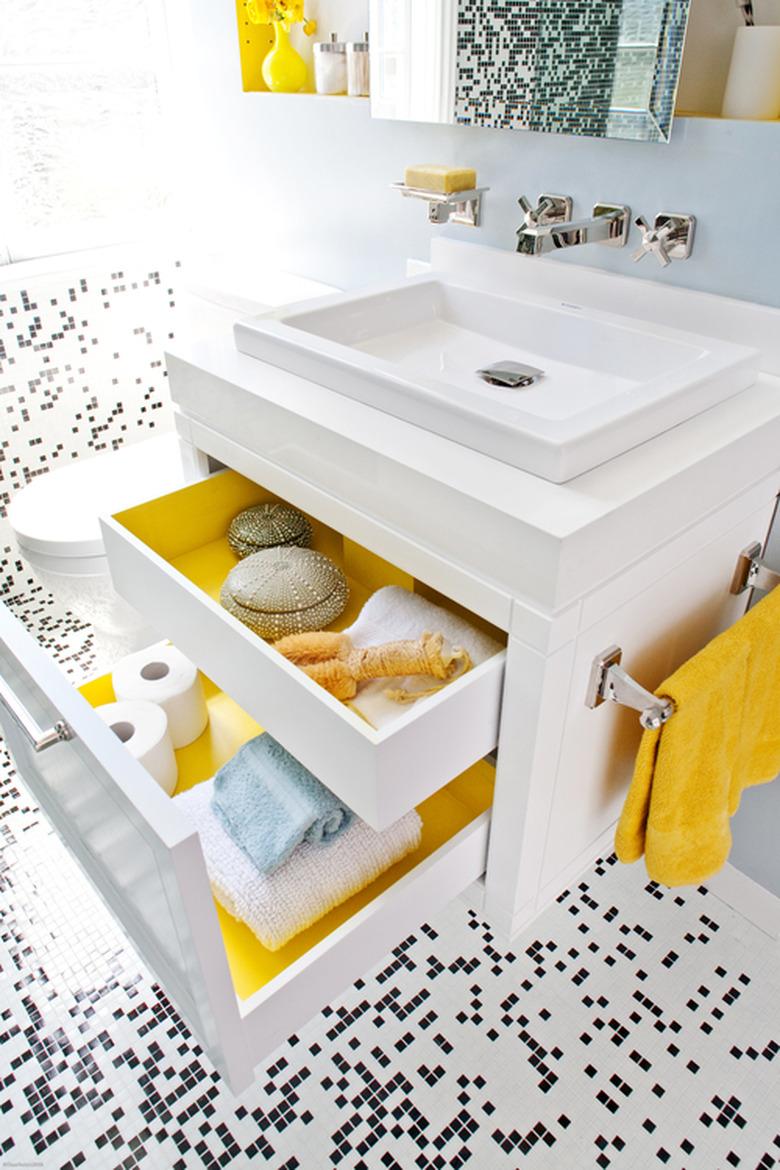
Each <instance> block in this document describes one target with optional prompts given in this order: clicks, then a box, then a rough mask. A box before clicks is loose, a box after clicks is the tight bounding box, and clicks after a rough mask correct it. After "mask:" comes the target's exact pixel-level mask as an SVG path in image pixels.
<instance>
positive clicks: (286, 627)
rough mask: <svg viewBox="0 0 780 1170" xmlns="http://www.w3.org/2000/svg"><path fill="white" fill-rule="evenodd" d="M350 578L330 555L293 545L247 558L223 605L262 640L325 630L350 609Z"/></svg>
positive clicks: (231, 576) (227, 586)
mask: <svg viewBox="0 0 780 1170" xmlns="http://www.w3.org/2000/svg"><path fill="white" fill-rule="evenodd" d="M348 597H349V588H348V586H347V579H346V577H345V576H344V574H343V573H342V571H341V569H340V568H339V567H338V565H337V564H335V563H334V562H333V561H332V560H331V559H330V557H326V556H324V555H323V554H322V553H318V552H314V551H313V550H312V549H308V548H298V547H297V546H294V545H291V546H289V547H282V548H269V549H264V550H263V551H262V552H257V553H252V554H251V556H248V557H245V558H244V560H242V561H240V562H239V564H237V565H236V566H235V568H234V569H231V571H230V572H229V573H228V575H227V577H226V579H225V583H224V584H223V586H222V590H221V593H220V597H219V599H220V602H221V604H222V605H223V607H224V608H225V609H226V610H227V611H228V613H231V614H232V615H233V616H234V617H236V618H238V619H239V621H241V622H243V623H244V625H246V626H249V628H250V629H251V630H254V632H255V633H256V634H259V635H260V637H261V638H267V639H268V640H269V641H272V642H275V641H276V640H277V639H279V638H283V637H285V636H286V635H287V634H303V633H306V632H308V631H310V630H322V629H324V628H325V627H326V626H329V625H330V623H331V622H333V621H335V620H336V618H337V617H338V616H339V615H340V614H341V613H343V612H344V608H345V606H346V604H347V599H348Z"/></svg>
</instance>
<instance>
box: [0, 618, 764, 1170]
mask: <svg viewBox="0 0 780 1170" xmlns="http://www.w3.org/2000/svg"><path fill="white" fill-rule="evenodd" d="M17 606H18V607H19V608H18V612H20V613H22V614H23V615H24V616H25V618H26V620H28V621H29V622H30V623H31V624H33V625H36V624H37V625H38V626H39V627H40V628H41V633H42V636H43V637H44V639H45V640H46V641H47V643H48V644H49V645H50V647H51V648H52V649H53V650H54V651H56V652H57V654H58V655H59V656H60V657H61V658H62V659H63V661H65V663H66V666H67V668H68V669H69V670H70V671H72V672H73V673H74V674H78V673H79V672H80V671H81V670H82V669H84V668H88V667H89V666H90V665H91V663H90V653H89V644H88V634H87V636H86V637H85V631H84V630H83V629H81V628H78V625H77V624H76V625H75V626H74V625H73V624H72V623H71V625H70V626H69V625H68V621H67V618H66V617H63V616H61V615H60V616H59V617H58V616H57V615H55V613H54V610H53V609H52V608H48V609H47V607H46V606H45V604H44V602H43V600H42V599H41V598H33V599H32V600H31V601H30V603H29V604H28V605H27V606H24V605H22V604H21V602H20V599H17ZM47 617H48V619H49V621H48V624H46V622H45V619H46V618H47ZM1 767H2V789H1V791H2V805H0V846H1V847H2V860H1V861H0V888H1V891H2V893H1V895H0V896H1V897H2V925H1V926H0V1045H1V1046H2V1056H3V1059H2V1064H1V1066H0V1166H13V1165H16V1166H22V1165H26V1166H43V1167H46V1168H47V1170H48V1168H54V1167H57V1168H61V1170H71V1168H75V1167H78V1166H84V1167H86V1168H87V1170H91V1168H96V1170H103V1168H105V1170H114V1168H119V1167H122V1168H127V1170H130V1168H132V1167H137V1166H138V1167H146V1168H149V1170H158V1168H159V1170H171V1168H176V1170H189V1168H190V1167H201V1166H203V1167H209V1168H211V1167H215V1168H216V1167H226V1166H231V1167H236V1168H242V1167H244V1166H249V1165H258V1166H268V1167H271V1168H272V1170H319V1168H323V1170H325V1168H330V1167H338V1166H341V1167H345V1168H348V1170H375V1168H376V1170H444V1168H449V1167H452V1168H456V1170H457V1168H458V1167H463V1166H470V1167H471V1166H473V1167H476V1168H479V1170H493V1168H496V1170H504V1168H507V1170H515V1168H519V1167H529V1168H531V1170H583V1168H586V1167H599V1168H606V1167H610V1166H613V1167H618V1168H619V1167H628V1168H630V1170H645V1168H649V1167H656V1166H657V1167H663V1166H666V1167H669V1168H670V1170H683V1168H684V1170H729V1168H730V1167H740V1168H742V1170H769V1168H771V1167H774V1166H780V963H779V962H778V959H779V958H780V951H779V949H778V944H777V943H776V942H774V941H772V940H770V939H769V938H768V937H767V936H765V935H763V934H762V933H761V932H760V931H759V930H757V929H756V928H755V927H753V926H752V925H751V924H750V923H748V922H746V921H745V920H744V919H742V918H740V917H739V916H738V915H736V914H735V913H734V912H732V911H731V910H729V909H728V908H727V907H726V906H725V905H724V904H723V903H721V902H719V901H718V899H716V898H715V897H714V896H713V895H712V894H709V893H708V892H707V891H706V889H704V888H702V889H699V890H696V891H693V892H690V891H686V892H685V894H680V893H679V892H675V891H672V892H669V891H667V890H664V889H661V888H658V887H657V886H655V885H654V884H653V883H649V882H647V879H646V878H645V877H644V876H643V873H642V872H641V870H640V869H639V868H638V867H632V868H624V867H622V866H620V865H618V864H617V863H615V862H614V859H608V860H607V861H605V862H603V863H600V864H598V865H597V866H596V867H594V868H593V869H592V870H591V871H590V872H589V873H587V874H586V875H585V876H584V877H583V879H582V880H581V881H579V882H578V883H576V884H575V885H574V886H573V887H572V888H571V889H570V890H567V891H565V892H564V893H563V894H562V895H561V897H560V899H559V900H558V902H557V903H556V904H555V905H554V906H552V907H551V908H550V909H549V910H548V911H547V912H546V913H545V914H544V915H543V916H542V917H541V918H540V919H539V920H538V921H537V922H536V923H535V924H534V925H533V926H532V928H531V929H530V930H529V931H528V932H527V933H526V934H525V935H523V936H522V937H521V938H520V939H519V940H517V942H516V944H515V946H514V947H513V948H512V950H511V951H507V950H506V948H505V947H503V946H502V945H501V944H500V943H499V942H498V940H497V939H495V938H494V937H493V934H492V933H491V930H490V928H489V926H488V925H486V924H485V923H484V922H482V921H480V919H479V918H478V917H477V916H476V915H475V914H474V912H473V911H470V910H468V909H467V908H466V906H465V905H464V904H463V903H460V902H456V903H453V904H452V905H451V906H450V907H449V908H448V909H447V910H446V911H444V912H443V913H442V914H440V915H439V916H438V917H437V918H436V919H435V920H433V921H432V922H430V923H428V924H426V925H425V926H422V927H421V928H420V929H419V930H418V931H417V932H416V933H415V934H414V935H413V936H411V937H410V938H408V939H406V940H404V942H402V943H401V944H400V945H399V946H398V947H397V948H396V950H395V951H394V952H393V953H392V954H391V955H388V956H387V958H386V959H385V960H384V961H383V962H382V963H381V964H380V965H379V966H378V967H377V968H376V969H375V970H374V971H373V972H371V973H370V974H369V975H367V976H366V977H365V978H364V979H362V980H360V981H359V982H358V983H357V984H356V985H355V986H354V987H353V988H352V989H351V990H350V991H349V992H348V993H347V994H346V995H344V996H343V997H342V998H341V999H340V1000H339V1001H338V1002H336V1003H334V1004H332V1005H331V1006H330V1007H328V1008H326V1009H325V1011H324V1012H323V1013H322V1014H321V1015H319V1016H318V1017H317V1018H315V1019H314V1020H312V1021H311V1022H310V1023H309V1024H308V1025H307V1026H306V1027H305V1028H304V1029H303V1030H302V1031H301V1033H300V1034H299V1035H297V1036H295V1037H293V1038H291V1040H290V1041H289V1042H288V1043H287V1044H285V1045H284V1046H283V1047H282V1048H280V1049H279V1050H278V1052H277V1053H276V1054H275V1056H274V1057H273V1059H272V1060H271V1061H270V1062H269V1064H268V1066H267V1067H266V1068H264V1069H263V1070H261V1071H260V1073H259V1076H258V1080H257V1083H256V1085H255V1086H254V1088H253V1089H251V1090H249V1091H247V1093H245V1094H244V1096H243V1097H242V1098H240V1099H236V1098H234V1097H232V1096H231V1095H230V1093H229V1092H228V1090H227V1089H226V1088H225V1087H224V1085H223V1084H222V1083H221V1081H220V1079H219V1076H218V1075H217V1074H216V1073H215V1071H214V1070H213V1068H212V1066H211V1065H210V1063H209V1061H208V1059H207V1058H206V1057H205V1056H204V1054H203V1053H202V1051H201V1050H200V1048H199V1046H198V1044H197V1043H196V1042H195V1040H194V1039H193V1038H192V1036H191V1035H190V1034H189V1032H188V1031H187V1028H186V1026H185V1025H184V1024H183V1023H182V1021H181V1019H180V1018H179V1016H178V1014H177V1012H176V1010H175V1009H174V1007H173V1006H172V1004H171V1003H170V1002H169V1001H168V999H167V998H166V996H165V994H164V992H163V991H162V989H161V988H160V987H159V986H157V985H156V984H155V982H154V980H153V978H152V976H151V975H150V973H149V972H148V970H146V969H145V968H144V966H143V965H142V964H141V962H140V961H139V959H138V957H137V956H136V955H135V953H134V952H133V951H132V949H131V948H130V947H129V946H128V945H127V943H126V941H125V940H124V938H123V936H122V935H121V933H120V932H119V931H118V929H117V927H116V925H115V924H114V922H113V920H112V918H111V917H110V915H109V914H108V912H107V911H106V910H105V909H104V908H103V906H102V903H101V902H100V901H99V900H98V899H97V898H96V896H95V895H94V893H93V892H92V889H91V887H90V886H89V885H88V883H87V882H86V881H85V879H84V878H83V877H82V876H81V874H80V872H79V871H78V870H77V868H76V866H75V864H74V863H73V862H71V860H70V859H69V856H68V855H67V854H66V852H65V850H64V848H63V847H62V846H61V845H60V843H59V841H58V839H57V838H56V837H54V836H53V835H52V834H51V833H50V831H49V830H48V828H47V826H46V824H45V822H44V821H43V819H42V818H41V816H40V814H39V813H38V812H37V810H36V809H35V808H34V807H32V805H31V802H30V800H29V798H28V797H27V796H26V795H25V793H24V791H23V789H22V788H21V787H20V786H19V785H18V783H17V780H16V777H15V775H14V773H13V769H12V767H11V765H10V762H9V761H8V760H7V758H5V759H3V760H2V763H1Z"/></svg>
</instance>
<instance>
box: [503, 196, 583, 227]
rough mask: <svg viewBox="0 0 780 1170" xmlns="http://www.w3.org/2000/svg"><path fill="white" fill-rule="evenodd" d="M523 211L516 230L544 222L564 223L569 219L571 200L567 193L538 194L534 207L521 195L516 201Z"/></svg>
mask: <svg viewBox="0 0 780 1170" xmlns="http://www.w3.org/2000/svg"><path fill="white" fill-rule="evenodd" d="M517 202H518V203H519V204H520V208H521V210H522V212H523V223H522V225H521V227H520V228H518V231H523V230H524V229H525V228H532V227H538V226H539V225H540V224H545V223H565V222H566V220H568V219H571V213H572V206H573V205H572V200H571V197H570V196H569V195H540V196H539V202H538V203H537V205H536V207H534V206H533V204H532V203H531V201H530V199H527V198H526V196H525V195H521V196H520V198H519V199H518V201H517Z"/></svg>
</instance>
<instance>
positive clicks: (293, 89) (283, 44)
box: [262, 20, 306, 93]
mask: <svg viewBox="0 0 780 1170" xmlns="http://www.w3.org/2000/svg"><path fill="white" fill-rule="evenodd" d="M262 74H263V81H264V82H265V84H266V85H267V86H268V88H269V89H270V90H271V91H272V93H297V92H298V90H299V89H302V88H303V86H304V85H305V84H306V62H305V61H304V59H303V57H302V56H301V55H300V53H298V52H296V50H295V49H294V48H293V47H292V45H291V44H290V34H289V32H288V31H287V29H286V28H285V27H284V25H283V24H282V22H281V21H280V20H275V21H274V47H273V48H272V49H271V51H270V53H268V55H267V56H266V58H265V60H264V61H263V68H262Z"/></svg>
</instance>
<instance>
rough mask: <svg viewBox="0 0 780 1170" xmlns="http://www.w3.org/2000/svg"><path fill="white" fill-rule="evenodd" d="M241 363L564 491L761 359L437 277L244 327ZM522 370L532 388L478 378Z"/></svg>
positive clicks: (292, 310) (745, 379) (343, 296)
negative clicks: (293, 378) (352, 402)
mask: <svg viewBox="0 0 780 1170" xmlns="http://www.w3.org/2000/svg"><path fill="white" fill-rule="evenodd" d="M235 337H236V344H237V346H238V348H239V350H241V351H242V352H243V353H246V354H250V355H251V356H253V357H256V358H259V359H261V360H262V361H265V362H269V363H271V364H272V365H275V366H279V367H281V368H282V369H285V370H288V371H290V372H292V373H295V374H299V375H300V376H302V377H304V378H307V379H309V380H310V381H312V382H315V383H318V384H319V385H321V386H325V387H327V388H328V389H330V390H335V391H337V392H338V393H340V394H344V395H347V396H348V397H350V398H355V399H358V400H359V401H361V402H365V403H367V404H368V405H370V406H373V407H376V408H378V409H379V410H382V411H385V412H387V413H388V414H392V415H395V416H396V417H398V418H402V419H405V420H406V421H408V422H411V423H415V424H416V425H418V426H420V427H424V428H426V429H427V430H430V431H434V432H436V433H438V434H440V435H444V436H446V437H447V438H450V439H454V440H455V441H456V442H459V443H463V444H465V445H466V446H467V447H471V448H474V449H475V450H478V451H481V452H483V453H485V454H487V455H491V456H493V457H494V458H496V459H500V460H502V461H504V462H505V463H509V464H512V465H513V466H515V467H520V468H522V469H524V470H525V471H530V472H532V473H534V474H536V475H539V476H543V477H544V478H545V479H549V480H552V481H553V482H555V483H563V482H565V481H566V480H569V479H572V478H573V477H574V476H576V475H580V474H582V473H583V472H585V471H588V470H590V469H591V468H593V467H595V466H596V465H597V464H599V463H603V462H605V461H606V460H608V459H612V458H614V457H615V456H616V455H620V454H622V453H623V452H624V451H628V450H629V449H630V448H632V447H635V446H636V445H637V444H639V443H643V442H645V441H646V440H647V439H650V438H653V437H654V436H655V435H657V434H660V433H661V432H662V431H665V430H667V429H668V428H669V427H673V426H675V425H677V424H678V423H680V422H683V421H684V420H685V419H688V418H691V417H692V416H693V415H696V414H699V413H700V412H701V411H703V410H706V409H707V408H708V407H710V406H713V405H714V404H715V403H717V402H720V401H722V400H723V399H725V398H728V397H730V396H731V395H733V394H737V393H739V392H740V391H741V390H744V389H746V388H747V387H748V386H751V385H752V384H753V383H754V382H755V380H756V377H757V373H758V365H757V357H758V355H757V353H756V351H755V350H752V349H748V348H745V347H743V346H737V345H733V344H727V343H725V342H720V341H717V340H714V339H713V338H709V337H703V336H700V335H698V334H694V333H686V332H682V331H678V330H676V329H670V328H668V327H665V326H661V325H645V324H644V323H643V322H639V321H637V320H635V319H631V318H628V317H620V316H617V315H614V314H611V313H604V312H600V311H597V310H592V309H588V308H583V307H580V306H577V305H568V304H566V303H565V302H563V303H562V302H561V301H555V300H552V299H546V298H544V297H535V296H534V297H528V296H523V297H513V296H497V295H494V294H492V293H489V292H485V291H479V290H476V289H473V288H469V287H467V286H466V285H465V284H464V283H463V282H462V280H461V281H460V282H459V283H454V282H451V281H450V280H448V279H446V278H444V279H442V278H440V277H415V278H412V279H410V280H406V281H402V282H398V283H396V284H389V285H386V286H383V287H381V288H378V289H373V290H370V291H368V292H363V293H359V294H354V293H353V294H350V293H340V294H337V295H335V296H330V297H326V298H323V299H320V300H317V301H316V302H309V303H307V304H303V305H298V306H292V307H288V308H284V309H280V310H277V311H275V312H273V313H270V314H268V315H265V316H262V317H255V318H250V319H248V320H245V321H240V322H238V323H237V324H236V326H235ZM505 361H515V362H520V363H522V364H524V365H530V366H533V367H535V368H537V369H539V370H542V371H543V375H542V376H541V377H540V379H539V380H538V381H537V382H535V383H534V384H533V385H531V386H529V387H527V388H519V389H506V388H503V387H497V386H493V385H488V384H487V383H485V382H484V381H483V380H482V379H481V378H480V377H479V375H478V373H477V371H478V370H481V369H483V368H484V367H486V366H491V365H493V364H495V363H497V362H505Z"/></svg>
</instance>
